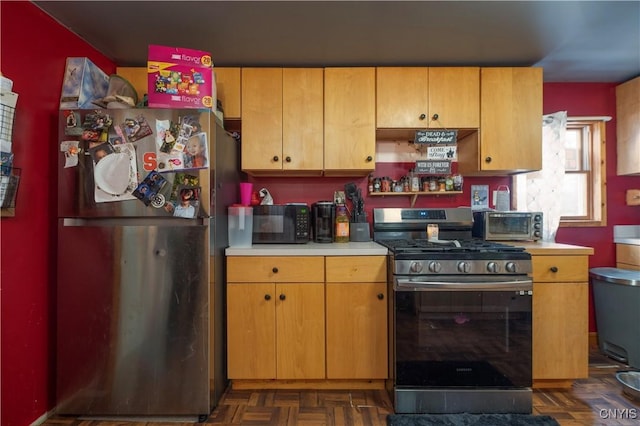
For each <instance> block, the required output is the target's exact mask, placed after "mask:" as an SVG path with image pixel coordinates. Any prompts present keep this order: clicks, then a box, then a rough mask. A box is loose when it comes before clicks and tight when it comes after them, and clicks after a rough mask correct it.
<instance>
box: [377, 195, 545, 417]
mask: <svg viewBox="0 0 640 426" xmlns="http://www.w3.org/2000/svg"><path fill="white" fill-rule="evenodd" d="M472 224H473V216H472V212H471V210H470V209H469V208H442V209H440V208H428V209H421V208H411V209H395V208H392V209H390V208H383V209H374V210H373V230H374V240H375V241H377V242H378V243H380V244H382V245H385V246H386V247H387V248H388V249H389V279H388V285H389V312H390V314H389V342H390V347H389V362H390V380H389V386H388V387H389V390H390V392H391V395H392V399H393V400H394V410H395V412H396V413H459V412H470V413H530V412H531V410H532V401H531V397H532V394H531V384H532V374H531V299H532V294H533V284H532V281H531V278H530V277H529V275H528V274H529V273H530V272H531V256H530V255H529V254H528V253H526V252H525V251H524V249H523V248H521V247H514V246H511V245H507V244H502V243H495V242H488V241H483V240H478V239H473V238H472V236H471V229H472ZM428 225H432V226H431V227H429V228H430V229H433V228H434V226H435V225H437V228H438V232H437V233H433V234H431V236H430V235H429V234H428V232H427V227H428ZM435 235H437V236H438V237H437V239H436V238H435Z"/></svg>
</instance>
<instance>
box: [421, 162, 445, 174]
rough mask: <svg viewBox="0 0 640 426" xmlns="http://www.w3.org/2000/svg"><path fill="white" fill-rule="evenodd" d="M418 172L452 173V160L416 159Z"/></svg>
mask: <svg viewBox="0 0 640 426" xmlns="http://www.w3.org/2000/svg"><path fill="white" fill-rule="evenodd" d="M414 170H415V172H416V173H425V174H430V175H450V174H451V161H428V160H427V161H422V160H421V161H416V166H415V169H414Z"/></svg>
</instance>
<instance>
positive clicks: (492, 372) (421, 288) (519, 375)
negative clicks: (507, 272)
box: [394, 276, 533, 389]
mask: <svg viewBox="0 0 640 426" xmlns="http://www.w3.org/2000/svg"><path fill="white" fill-rule="evenodd" d="M532 288H533V284H532V281H531V279H530V278H528V277H526V276H525V277H516V278H514V277H505V278H496V277H495V276H488V277H485V276H478V277H476V278H473V279H471V277H469V276H464V277H460V276H451V277H442V276H440V277H433V278H432V277H429V278H428V280H424V278H423V279H420V278H416V277H396V278H395V279H394V298H395V299H394V317H395V318H394V328H395V330H394V338H395V339H394V340H395V343H394V345H395V348H394V355H395V356H394V369H395V371H394V379H395V384H394V386H395V387H396V389H401V388H460V389H474V388H495V389H499V388H528V387H531V384H532V375H531V317H532V316H531V299H532Z"/></svg>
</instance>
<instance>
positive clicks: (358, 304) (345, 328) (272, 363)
mask: <svg viewBox="0 0 640 426" xmlns="http://www.w3.org/2000/svg"><path fill="white" fill-rule="evenodd" d="M325 262H326V265H325ZM386 266H387V264H386V256H327V257H318V256H283V257H261V256H246V257H245V256H232V257H227V360H228V361H227V363H228V368H227V369H228V378H229V379H232V380H236V382H242V383H243V384H241V385H240V386H256V384H257V383H258V382H257V381H260V380H263V381H265V380H268V381H269V382H268V383H269V384H268V385H265V384H264V383H259V384H257V385H258V386H273V385H277V383H275V382H273V380H280V382H278V383H280V384H282V385H283V386H291V384H292V383H294V381H298V382H301V383H304V384H305V386H311V387H313V386H320V387H326V388H331V387H332V386H335V385H336V384H340V383H343V384H344V383H348V386H353V384H354V383H356V382H357V381H360V382H359V384H358V385H363V383H365V382H371V381H376V380H377V383H378V384H373V386H378V385H379V386H383V384H384V383H383V379H386V378H387V377H388V365H387V357H388V353H387V352H388V349H387V348H388V338H387V333H388V331H387V303H388V302H387V287H386V286H387V284H386V277H387V270H386ZM325 276H326V279H325ZM305 277H306V278H305ZM303 280H304V281H307V282H303ZM338 379H339V380H338ZM347 380H349V382H347ZM252 381H253V382H252ZM247 383H249V385H247ZM364 386H372V382H371V383H369V384H365V385H364Z"/></svg>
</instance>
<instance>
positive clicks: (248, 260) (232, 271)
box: [227, 256, 324, 283]
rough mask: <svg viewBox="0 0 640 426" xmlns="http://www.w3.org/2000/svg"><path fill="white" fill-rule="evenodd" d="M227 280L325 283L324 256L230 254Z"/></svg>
mask: <svg viewBox="0 0 640 426" xmlns="http://www.w3.org/2000/svg"><path fill="white" fill-rule="evenodd" d="M227 282H279V283H287V282H288V283H293V282H295V283H311V282H316V283H321V282H324V257H322V256H281V257H280V256H278V257H272V256H267V257H262V256H259V257H256V256H232V257H227Z"/></svg>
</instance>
